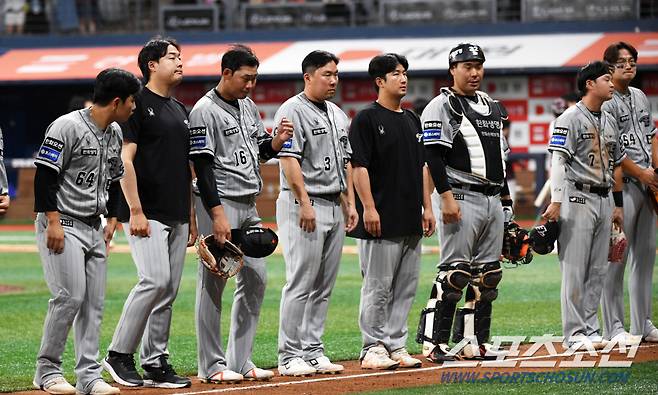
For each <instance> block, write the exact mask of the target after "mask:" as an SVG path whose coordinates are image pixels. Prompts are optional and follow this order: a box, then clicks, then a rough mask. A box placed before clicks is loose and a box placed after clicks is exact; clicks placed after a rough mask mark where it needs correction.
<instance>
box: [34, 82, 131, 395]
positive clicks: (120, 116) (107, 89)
mask: <svg viewBox="0 0 658 395" xmlns="http://www.w3.org/2000/svg"><path fill="white" fill-rule="evenodd" d="M140 87H141V85H140V83H139V80H138V79H137V78H136V77H135V76H134V75H132V74H131V73H129V72H127V71H124V70H120V69H106V70H103V71H101V72H100V73H99V74H98V76H97V77H96V81H95V86H94V98H93V104H92V106H91V107H89V108H85V109H82V110H78V111H73V112H70V113H68V114H66V115H63V116H61V117H59V118H57V119H56V120H55V121H54V122H53V123H52V124H50V126H49V127H48V129H47V130H46V136H45V139H44V141H43V144H42V145H41V148H40V149H39V152H38V153H37V157H36V159H35V161H34V163H35V164H36V166H37V171H36V176H35V179H34V198H35V199H34V211H36V212H37V218H36V224H35V226H36V239H37V247H38V249H39V255H40V256H41V263H42V264H43V271H44V276H45V278H46V283H47V284H48V288H49V289H50V292H51V294H52V299H50V300H49V302H48V313H47V314H46V319H45V323H44V326H43V328H44V329H43V337H42V339H41V348H40V349H39V354H38V356H37V369H36V373H35V375H34V386H35V387H36V388H40V389H42V390H44V391H46V392H48V393H51V394H75V393H76V390H77V391H78V393H81V394H118V393H119V389H118V388H114V387H111V386H110V385H108V384H107V383H106V382H105V381H103V379H102V378H101V371H102V368H101V366H100V364H99V363H98V362H97V358H98V338H99V334H100V325H101V319H102V315H103V300H104V296H105V276H106V273H107V266H106V265H107V252H106V251H107V244H108V243H109V241H110V239H111V237H112V234H113V232H114V228H115V227H116V224H117V219H116V208H117V202H118V199H119V194H120V189H119V183H118V182H117V181H119V179H120V178H121V177H122V176H123V173H124V167H123V164H122V162H121V140H122V136H121V128H120V127H119V125H118V124H117V123H116V122H124V121H126V120H127V119H128V117H129V116H130V114H131V113H132V112H133V109H134V108H135V102H134V95H136V94H137V92H139V89H140ZM101 214H107V215H108V218H109V219H108V224H107V226H106V227H105V229H102V228H101V222H100V215H101ZM71 326H73V327H74V334H75V338H74V342H75V359H76V366H75V374H76V377H77V383H76V387H75V388H74V387H73V386H71V385H70V384H69V383H68V382H67V381H66V379H65V378H64V376H63V375H62V354H63V353H64V346H65V345H66V338H67V337H68V333H69V331H70V329H71Z"/></svg>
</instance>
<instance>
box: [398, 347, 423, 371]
mask: <svg viewBox="0 0 658 395" xmlns="http://www.w3.org/2000/svg"><path fill="white" fill-rule="evenodd" d="M390 358H391V359H392V360H394V361H396V362H399V363H400V365H399V367H401V368H419V367H421V365H422V364H423V362H422V361H421V360H420V359H417V358H414V357H412V356H411V355H409V352H408V351H407V349H406V348H400V349H397V350H395V351H393V352H392V353H391V357H390Z"/></svg>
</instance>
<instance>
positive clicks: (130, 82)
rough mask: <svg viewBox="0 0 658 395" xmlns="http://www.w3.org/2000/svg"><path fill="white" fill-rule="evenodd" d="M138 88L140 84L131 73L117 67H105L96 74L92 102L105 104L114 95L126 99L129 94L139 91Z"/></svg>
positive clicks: (112, 98) (132, 94)
mask: <svg viewBox="0 0 658 395" xmlns="http://www.w3.org/2000/svg"><path fill="white" fill-rule="evenodd" d="M140 89H142V84H141V83H140V82H139V79H138V78H137V77H135V75H134V74H133V73H131V72H128V71H126V70H122V69H118V68H109V69H105V70H103V71H101V72H100V73H98V75H97V76H96V81H95V82H94V97H93V98H92V102H94V104H98V105H101V106H105V105H107V104H109V103H110V102H111V101H112V100H114V98H116V97H118V98H119V99H121V100H122V101H126V99H127V98H128V97H129V96H135V95H136V94H137V93H139V91H140Z"/></svg>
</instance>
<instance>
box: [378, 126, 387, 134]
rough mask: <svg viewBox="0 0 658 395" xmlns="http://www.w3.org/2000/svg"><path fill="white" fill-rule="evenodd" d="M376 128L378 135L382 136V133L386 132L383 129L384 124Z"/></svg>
mask: <svg viewBox="0 0 658 395" xmlns="http://www.w3.org/2000/svg"><path fill="white" fill-rule="evenodd" d="M377 130H379V135H380V136H383V135H385V134H386V131H385V130H384V126H383V125H378V126H377Z"/></svg>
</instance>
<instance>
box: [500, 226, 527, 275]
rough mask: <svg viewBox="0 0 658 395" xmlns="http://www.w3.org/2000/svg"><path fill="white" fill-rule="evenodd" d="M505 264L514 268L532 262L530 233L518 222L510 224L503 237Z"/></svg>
mask: <svg viewBox="0 0 658 395" xmlns="http://www.w3.org/2000/svg"><path fill="white" fill-rule="evenodd" d="M502 255H503V262H506V263H510V264H512V265H514V266H517V265H525V264H528V263H530V262H532V251H531V249H530V240H529V237H528V231H527V230H525V229H523V228H521V227H520V226H519V225H518V224H517V223H516V222H510V223H509V225H507V227H506V228H505V234H504V235H503V252H502Z"/></svg>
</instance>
